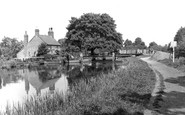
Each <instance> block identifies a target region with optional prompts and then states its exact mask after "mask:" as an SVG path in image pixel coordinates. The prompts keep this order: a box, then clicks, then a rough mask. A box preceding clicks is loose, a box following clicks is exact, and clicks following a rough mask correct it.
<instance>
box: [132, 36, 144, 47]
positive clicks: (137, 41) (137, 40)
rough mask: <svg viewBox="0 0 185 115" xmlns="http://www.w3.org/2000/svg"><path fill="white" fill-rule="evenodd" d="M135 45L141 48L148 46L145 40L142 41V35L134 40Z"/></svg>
mask: <svg viewBox="0 0 185 115" xmlns="http://www.w3.org/2000/svg"><path fill="white" fill-rule="evenodd" d="M133 44H134V46H135V47H136V48H139V49H145V48H146V45H145V42H143V41H142V39H141V38H140V37H137V38H136V39H135V41H134V43H133Z"/></svg>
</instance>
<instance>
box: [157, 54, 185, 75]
mask: <svg viewBox="0 0 185 115" xmlns="http://www.w3.org/2000/svg"><path fill="white" fill-rule="evenodd" d="M159 62H161V63H163V64H165V65H167V66H170V67H174V68H176V69H178V70H180V71H183V72H185V58H184V57H180V58H176V59H175V62H174V63H173V60H172V59H164V60H160V61H159Z"/></svg>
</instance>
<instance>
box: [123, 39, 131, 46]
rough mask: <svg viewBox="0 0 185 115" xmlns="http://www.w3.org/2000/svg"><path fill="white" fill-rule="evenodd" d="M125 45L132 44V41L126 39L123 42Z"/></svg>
mask: <svg viewBox="0 0 185 115" xmlns="http://www.w3.org/2000/svg"><path fill="white" fill-rule="evenodd" d="M124 45H125V47H128V46H131V45H132V41H131V40H129V39H126V40H125V42H124Z"/></svg>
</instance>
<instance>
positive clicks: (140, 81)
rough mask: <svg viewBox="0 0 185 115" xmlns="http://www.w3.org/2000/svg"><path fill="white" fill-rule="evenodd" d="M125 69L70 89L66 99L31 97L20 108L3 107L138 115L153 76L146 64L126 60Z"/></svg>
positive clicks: (57, 114) (22, 111)
mask: <svg viewBox="0 0 185 115" xmlns="http://www.w3.org/2000/svg"><path fill="white" fill-rule="evenodd" d="M127 61H129V65H128V66H127V67H126V69H119V70H116V71H112V72H110V73H108V74H101V75H99V76H97V77H94V78H91V79H89V80H88V81H86V80H81V81H79V82H77V83H76V84H74V85H72V86H71V87H70V93H69V94H68V97H67V98H65V99H64V98H63V95H62V94H60V93H55V94H54V95H50V94H47V95H46V96H44V97H43V98H41V97H40V98H37V97H31V98H30V99H28V100H26V103H25V104H23V106H18V107H13V108H12V109H10V108H9V107H7V110H6V111H7V112H8V113H9V114H14V115H17V114H22V115H24V114H28V113H30V114H37V115H43V114H52V115H60V114H62V115H63V114H64V115H68V114H72V115H73V114H74V115H86V114H89V115H92V114H101V115H102V114H116V115H119V114H123V115H124V114H126V115H130V114H132V115H135V114H142V113H143V111H144V109H146V108H147V107H148V106H147V104H148V102H149V101H150V97H151V92H152V90H153V88H154V85H155V74H154V72H153V71H152V70H151V69H150V68H149V67H148V65H147V63H146V62H143V61H141V60H138V59H137V58H129V59H127Z"/></svg>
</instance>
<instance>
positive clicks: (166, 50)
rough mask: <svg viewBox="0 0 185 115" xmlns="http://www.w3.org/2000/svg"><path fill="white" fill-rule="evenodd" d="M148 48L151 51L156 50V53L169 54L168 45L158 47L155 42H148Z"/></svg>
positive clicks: (169, 48)
mask: <svg viewBox="0 0 185 115" xmlns="http://www.w3.org/2000/svg"><path fill="white" fill-rule="evenodd" d="M149 48H150V49H151V50H156V51H163V52H171V47H170V43H169V44H168V45H167V44H166V45H164V46H161V45H158V44H157V43H155V42H150V43H149Z"/></svg>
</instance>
